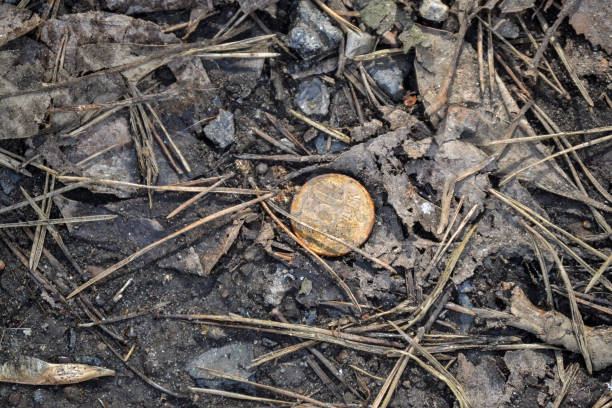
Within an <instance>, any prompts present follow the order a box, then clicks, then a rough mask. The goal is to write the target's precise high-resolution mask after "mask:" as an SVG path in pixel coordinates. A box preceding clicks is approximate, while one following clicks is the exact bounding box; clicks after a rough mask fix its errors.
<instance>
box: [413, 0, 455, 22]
mask: <svg viewBox="0 0 612 408" xmlns="http://www.w3.org/2000/svg"><path fill="white" fill-rule="evenodd" d="M448 13H449V10H448V6H447V5H446V4H444V3H442V2H441V1H440V0H425V1H423V4H422V5H421V7H420V8H419V14H420V15H421V17H423V18H424V19H425V20H429V21H435V22H437V23H441V22H442V21H444V20H446V19H447V18H448Z"/></svg>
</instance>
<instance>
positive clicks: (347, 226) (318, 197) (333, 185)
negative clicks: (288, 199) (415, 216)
mask: <svg viewBox="0 0 612 408" xmlns="http://www.w3.org/2000/svg"><path fill="white" fill-rule="evenodd" d="M291 215H293V216H294V217H295V218H296V219H298V220H299V221H301V222H302V223H304V224H306V225H308V226H311V227H313V228H315V229H317V230H319V231H323V232H325V233H327V234H329V235H332V236H334V237H336V238H339V239H341V240H343V241H345V242H347V243H349V244H351V245H353V246H355V247H358V246H360V245H361V244H363V243H364V242H365V241H366V240H367V239H368V236H369V235H370V232H372V227H373V226H374V203H373V202H372V198H370V195H369V194H368V191H367V190H366V189H365V187H364V186H362V185H361V184H359V182H358V181H357V180H355V179H353V178H351V177H348V176H345V175H343V174H335V173H332V174H324V175H322V176H317V177H315V178H313V179H311V180H309V181H307V182H306V184H304V185H303V186H302V189H301V190H300V192H299V193H298V194H297V195H296V196H295V197H294V198H293V202H292V203H291ZM291 224H292V226H293V231H294V232H295V234H296V235H297V236H298V237H300V238H301V239H302V240H303V241H304V242H305V243H306V245H308V247H309V248H310V249H312V250H313V251H314V252H316V253H318V254H320V255H327V256H340V255H344V254H346V253H348V252H349V251H350V249H349V248H347V247H346V246H344V245H342V244H341V243H339V242H338V241H335V240H333V239H331V238H328V237H326V236H324V235H322V234H320V233H318V232H315V231H313V230H312V229H310V228H308V227H306V226H304V225H300V224H298V223H297V222H295V221H292V222H291Z"/></svg>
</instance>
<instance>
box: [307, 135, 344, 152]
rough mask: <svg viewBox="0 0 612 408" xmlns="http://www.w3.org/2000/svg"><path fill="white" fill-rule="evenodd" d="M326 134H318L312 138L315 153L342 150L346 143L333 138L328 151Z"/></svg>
mask: <svg viewBox="0 0 612 408" xmlns="http://www.w3.org/2000/svg"><path fill="white" fill-rule="evenodd" d="M328 137H330V136H327V135H325V134H320V135H319V136H317V137H316V139H315V140H314V145H315V148H316V149H317V153H319V154H326V153H339V152H341V151H343V150H344V149H345V148H346V147H347V146H348V145H347V144H346V143H343V142H341V141H339V140H336V139H333V138H332V141H331V145H330V147H329V151H328V150H327V138H328Z"/></svg>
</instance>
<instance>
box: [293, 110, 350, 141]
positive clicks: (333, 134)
mask: <svg viewBox="0 0 612 408" xmlns="http://www.w3.org/2000/svg"><path fill="white" fill-rule="evenodd" d="M289 113H290V114H292V115H293V116H295V117H296V118H298V119H300V120H301V121H303V122H306V123H307V124H309V125H310V126H312V127H314V128H316V129H319V130H320V131H321V132H324V133H327V134H328V135H330V136H331V137H333V138H335V139H338V140H339V141H341V142H343V143H346V144H351V138H350V137H349V136H347V135H345V134H344V133H342V132H340V131H339V130H337V129H334V128H333V127H331V126H327V125H325V124H323V123H319V122H315V121H314V120H312V119H310V118H308V117H306V116H304V115H302V114H301V113H299V112H296V111H294V110H293V109H289Z"/></svg>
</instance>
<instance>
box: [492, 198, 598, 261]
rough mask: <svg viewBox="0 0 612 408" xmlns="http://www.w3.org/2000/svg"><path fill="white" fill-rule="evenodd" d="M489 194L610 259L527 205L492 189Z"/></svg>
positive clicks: (593, 252)
mask: <svg viewBox="0 0 612 408" xmlns="http://www.w3.org/2000/svg"><path fill="white" fill-rule="evenodd" d="M489 192H490V193H492V194H493V195H494V196H496V197H497V198H498V199H500V200H501V201H503V202H504V203H506V204H507V205H509V206H510V207H512V208H514V209H515V210H516V211H518V212H519V213H520V214H521V215H523V216H524V217H525V218H527V219H528V220H529V221H531V222H533V223H534V224H536V225H538V226H540V225H541V224H540V223H539V222H538V221H537V220H539V221H540V222H541V223H542V224H545V225H547V226H549V227H551V228H553V229H554V230H555V231H557V232H559V233H560V234H561V235H563V236H564V237H566V238H568V239H570V240H572V241H574V242H575V243H576V244H578V245H580V246H581V247H583V248H584V249H586V250H587V251H589V252H590V253H592V254H593V255H595V256H597V257H598V258H601V259H602V260H604V261H605V260H606V259H608V256H607V255H606V254H604V253H603V252H601V251H599V250H598V249H595V248H593V247H592V246H591V245H589V244H587V243H586V242H584V241H583V240H581V239H580V238H578V237H576V236H575V235H572V234H570V233H569V232H567V231H565V230H564V229H563V228H561V227H558V226H556V225H555V224H553V223H552V222H550V221H548V220H547V219H546V218H544V217H542V216H541V215H540V214H538V213H537V212H535V211H534V210H532V209H531V208H529V207H528V206H526V205H525V204H523V203H521V202H520V201H517V200H515V199H513V198H511V197H508V196H506V195H504V194H502V193H500V192H499V191H497V190H495V189H492V188H491V189H489ZM536 218H537V220H536ZM541 228H544V227H543V226H542V227H541Z"/></svg>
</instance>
